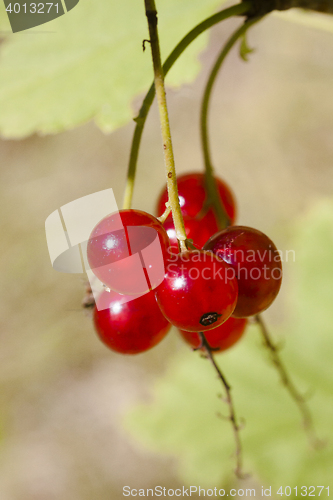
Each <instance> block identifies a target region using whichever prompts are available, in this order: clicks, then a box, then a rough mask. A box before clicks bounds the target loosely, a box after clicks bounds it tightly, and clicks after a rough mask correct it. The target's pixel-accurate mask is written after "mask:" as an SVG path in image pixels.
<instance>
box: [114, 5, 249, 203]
mask: <svg viewBox="0 0 333 500" xmlns="http://www.w3.org/2000/svg"><path fill="white" fill-rule="evenodd" d="M251 6H252V2H249V1H244V2H242V3H240V4H237V5H233V6H232V7H229V8H227V9H224V10H222V11H220V12H218V13H217V14H214V15H212V16H210V17H208V18H207V19H205V20H204V21H202V22H201V23H199V24H198V25H197V26H195V27H194V28H193V29H192V30H191V31H189V33H187V35H185V36H184V38H182V40H181V41H180V42H179V43H178V44H177V45H176V47H175V48H174V49H173V51H172V52H171V54H170V55H169V57H168V58H167V60H166V61H165V63H164V65H163V73H164V76H165V75H166V74H167V73H168V71H169V70H170V69H171V68H172V66H173V65H174V63H175V62H176V61H177V59H178V58H179V57H180V56H181V54H182V53H183V52H184V50H185V49H186V48H187V47H188V46H189V45H190V44H191V43H192V42H193V41H194V40H195V39H196V38H197V37H198V36H199V35H201V33H203V32H204V31H206V30H207V29H209V28H211V27H212V26H214V25H215V24H217V23H219V22H221V21H224V20H225V19H228V18H230V17H233V16H239V15H246V13H247V12H248V11H249V9H250V8H251ZM154 96H155V85H154V83H153V84H152V85H151V87H150V89H149V91H148V93H147V94H146V97H145V98H144V101H143V103H142V106H141V109H140V111H139V114H138V116H137V117H136V118H135V120H134V121H135V122H136V126H135V130H134V135H133V139H132V145H131V152H130V158H129V164H128V172H127V184H126V188H125V195H124V202H123V208H125V209H126V208H131V205H132V198H133V188H134V181H135V174H136V165H137V161H138V155H139V148H140V143H141V137H142V132H143V128H144V125H145V122H146V118H147V116H148V113H149V110H150V107H151V105H152V103H153V100H154Z"/></svg>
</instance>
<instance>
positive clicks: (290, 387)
mask: <svg viewBox="0 0 333 500" xmlns="http://www.w3.org/2000/svg"><path fill="white" fill-rule="evenodd" d="M255 321H256V322H257V324H258V325H259V327H260V331H261V334H262V336H263V340H264V345H265V346H266V347H267V349H269V351H270V355H271V359H272V362H273V364H274V365H275V367H276V369H277V371H278V372H279V374H280V378H281V382H282V384H283V385H284V386H285V387H286V389H287V391H288V392H289V394H290V396H291V397H292V399H293V400H294V401H295V403H296V404H297V406H298V408H299V410H300V412H301V415H302V419H303V427H304V430H305V432H306V434H307V436H308V440H309V443H310V445H311V446H312V447H313V448H315V449H318V448H321V447H322V446H323V444H324V443H323V442H322V441H321V440H320V439H318V437H317V435H316V432H315V429H314V423H313V417H312V414H311V411H310V409H309V407H308V405H307V403H306V400H305V398H304V396H302V394H301V393H300V392H299V391H298V389H297V388H296V387H295V385H294V383H293V382H292V381H291V379H290V377H289V375H288V373H287V370H286V368H285V366H284V364H283V362H282V360H281V358H280V356H279V349H278V347H277V346H276V345H275V344H274V343H273V341H272V339H271V337H270V334H269V332H268V329H267V327H266V324H265V323H264V321H263V319H262V316H261V315H260V314H257V315H256V316H255Z"/></svg>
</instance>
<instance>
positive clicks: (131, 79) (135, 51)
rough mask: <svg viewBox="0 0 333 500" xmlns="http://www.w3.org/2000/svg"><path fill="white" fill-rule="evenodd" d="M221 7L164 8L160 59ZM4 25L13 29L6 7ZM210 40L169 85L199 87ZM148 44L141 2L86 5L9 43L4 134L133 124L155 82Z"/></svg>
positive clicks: (191, 2) (1, 79)
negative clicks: (138, 99)
mask: <svg viewBox="0 0 333 500" xmlns="http://www.w3.org/2000/svg"><path fill="white" fill-rule="evenodd" d="M1 3H2V2H1ZM220 6H221V1H218V0H207V1H205V2H202V0H183V1H182V2H179V1H178V0H159V1H158V2H157V9H158V12H159V29H160V39H161V50H162V56H163V59H165V58H166V56H167V55H168V54H169V52H170V51H171V50H172V49H173V47H174V46H175V45H176V43H178V41H179V40H180V39H181V38H182V37H183V36H184V35H185V34H186V33H187V31H189V30H190V29H191V28H193V26H195V25H196V24H197V23H199V22H200V21H202V19H204V18H205V17H208V16H209V15H211V14H212V13H213V12H214V10H215V9H216V8H217V7H220ZM0 25H1V27H5V29H6V30H9V29H10V26H9V22H8V20H7V19H6V12H5V11H4V7H3V5H2V6H1V11H0ZM43 31H44V32H43ZM28 35H29V36H28ZM207 37H208V35H207V34H204V35H202V36H201V37H199V39H198V40H197V41H196V42H195V43H193V45H192V46H191V47H190V48H189V49H188V50H187V52H186V54H185V55H184V56H182V61H181V64H178V65H176V66H175V69H174V70H172V72H171V75H170V78H169V77H168V83H170V84H172V85H179V84H181V83H185V82H186V83H188V82H191V81H192V80H193V79H194V77H195V75H196V74H197V72H198V69H199V63H198V60H197V56H198V53H199V51H201V50H202V49H203V47H204V45H205V43H206V41H207ZM144 38H148V28H147V23H146V18H145V12H144V2H143V1H142V2H137V1H135V2H116V1H115V0H113V1H109V2H95V1H93V0H85V1H82V2H80V3H79V4H78V5H77V7H75V9H73V10H72V11H71V12H69V13H68V14H66V15H64V16H62V17H59V18H58V19H55V20H54V21H51V22H50V23H48V24H45V25H43V26H38V27H36V28H35V29H31V30H29V33H25V32H22V33H20V34H14V35H13V34H12V35H9V36H8V37H7V39H6V41H5V43H4V45H3V47H2V51H1V58H0V108H1V114H0V133H1V134H2V135H3V136H5V137H16V138H19V137H24V136H27V135H29V134H32V133H34V132H38V133H41V134H49V133H57V132H61V131H63V130H66V129H70V128H73V127H76V126H78V125H80V124H82V123H84V122H86V121H88V120H90V119H94V120H95V121H96V123H97V124H98V125H99V126H100V127H101V129H102V130H103V131H105V132H110V131H111V130H113V129H114V128H116V127H120V126H121V125H124V124H125V123H127V122H128V121H129V120H130V119H131V118H132V117H133V116H134V113H133V111H132V109H131V102H132V101H133V99H134V97H135V96H137V95H138V94H140V93H141V92H144V91H145V90H147V89H148V88H149V86H150V84H151V82H152V79H153V75H152V64H151V57H150V51H149V50H147V51H146V52H145V53H143V51H142V45H141V42H142V40H143V39H144Z"/></svg>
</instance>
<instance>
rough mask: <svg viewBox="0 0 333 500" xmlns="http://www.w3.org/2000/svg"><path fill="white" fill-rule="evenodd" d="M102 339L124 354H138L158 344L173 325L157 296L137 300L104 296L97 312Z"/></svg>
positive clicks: (96, 327) (143, 296) (99, 332)
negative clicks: (161, 309) (162, 310)
mask: <svg viewBox="0 0 333 500" xmlns="http://www.w3.org/2000/svg"><path fill="white" fill-rule="evenodd" d="M94 325H95V329H96V332H97V334H98V336H99V338H100V339H101V340H102V342H104V344H105V345H107V346H108V347H109V348H110V349H112V350H113V351H116V352H120V353H122V354H138V353H140V352H144V351H147V350H148V349H150V348H151V347H154V346H155V345H156V344H158V343H159V342H160V341H161V340H162V339H163V338H164V337H165V335H166V334H167V333H168V331H169V329H170V327H171V325H170V323H169V322H168V321H167V320H166V319H165V317H164V316H163V314H162V313H161V311H160V309H159V307H158V305H157V303H156V299H155V295H154V292H148V293H147V294H146V295H142V296H141V297H138V298H134V299H133V296H125V295H120V294H118V293H116V292H112V291H111V292H106V291H104V292H102V293H101V295H100V297H99V299H98V301H97V306H95V309H94Z"/></svg>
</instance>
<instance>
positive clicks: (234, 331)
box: [179, 317, 248, 352]
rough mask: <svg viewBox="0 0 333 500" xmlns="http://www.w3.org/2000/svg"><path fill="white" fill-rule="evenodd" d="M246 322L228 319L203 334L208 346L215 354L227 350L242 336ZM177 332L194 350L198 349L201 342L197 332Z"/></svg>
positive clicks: (243, 319)
mask: <svg viewBox="0 0 333 500" xmlns="http://www.w3.org/2000/svg"><path fill="white" fill-rule="evenodd" d="M247 321H248V320H247V319H246V318H233V317H230V318H228V319H227V321H225V322H224V323H223V324H222V325H220V326H218V327H217V328H214V330H209V331H208V332H206V333H205V337H206V340H207V342H208V344H209V345H210V347H211V348H212V349H213V350H214V351H216V352H220V351H225V350H226V349H229V347H232V346H233V345H234V344H235V343H236V342H237V341H238V340H239V339H240V338H241V337H242V336H243V334H244V332H245V328H246V325H247ZM179 331H180V334H181V336H182V338H183V339H184V340H185V341H186V342H187V343H188V344H190V345H191V346H192V347H193V348H194V349H198V348H199V347H200V345H201V340H200V337H199V335H198V333H197V332H186V331H185V330H179Z"/></svg>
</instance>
